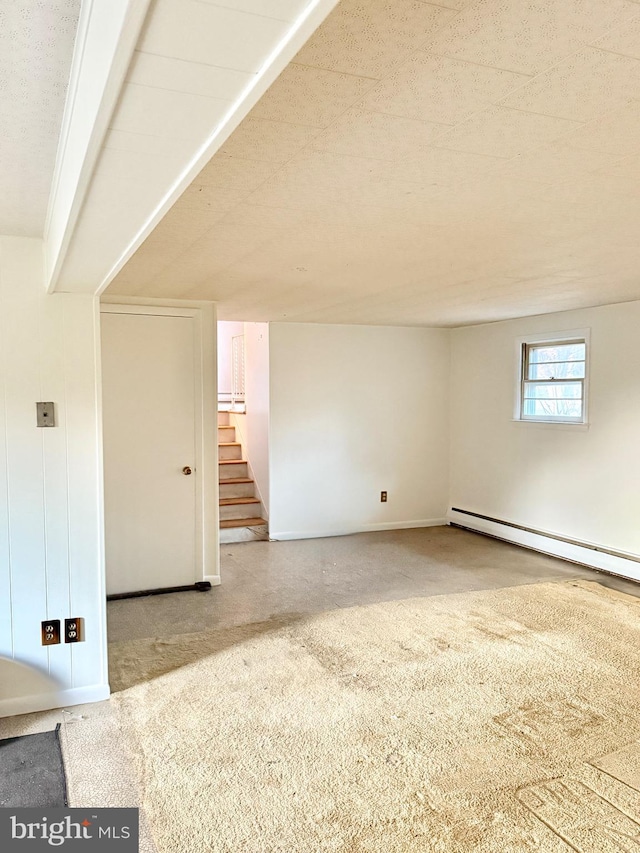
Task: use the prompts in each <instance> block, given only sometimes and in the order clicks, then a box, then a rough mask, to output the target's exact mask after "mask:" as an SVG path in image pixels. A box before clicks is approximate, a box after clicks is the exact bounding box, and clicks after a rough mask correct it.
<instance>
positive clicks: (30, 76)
mask: <svg viewBox="0 0 640 853" xmlns="http://www.w3.org/2000/svg"><path fill="white" fill-rule="evenodd" d="M79 13H80V0H11V2H5V3H3V4H2V7H1V8H0V123H1V125H2V133H1V134H0V174H1V175H2V192H1V193H0V234H4V235H8V236H22V237H41V236H42V234H43V230H44V220H45V215H46V212H47V203H48V200H49V190H50V187H51V179H52V177H53V167H54V163H55V157H56V151H57V147H58V137H59V134H60V126H61V123H62V113H63V110H64V104H65V99H66V96H67V87H68V84H69V73H70V70H71V57H72V53H73V44H74V40H75V36H76V29H77V26H78V15H79Z"/></svg>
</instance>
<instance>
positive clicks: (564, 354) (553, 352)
mask: <svg viewBox="0 0 640 853" xmlns="http://www.w3.org/2000/svg"><path fill="white" fill-rule="evenodd" d="M585 355H586V346H585V344H584V343H575V344H558V345H557V346H554V345H553V344H545V345H544V346H540V347H537V346H531V345H530V346H529V363H530V364H540V363H542V362H545V361H584V360H585Z"/></svg>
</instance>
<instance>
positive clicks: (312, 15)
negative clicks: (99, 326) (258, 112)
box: [96, 0, 338, 294]
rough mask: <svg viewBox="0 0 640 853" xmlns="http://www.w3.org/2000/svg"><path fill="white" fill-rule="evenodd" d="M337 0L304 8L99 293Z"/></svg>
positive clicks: (319, 1)
mask: <svg viewBox="0 0 640 853" xmlns="http://www.w3.org/2000/svg"><path fill="white" fill-rule="evenodd" d="M337 3H338V0H311V2H310V3H309V4H308V6H306V8H305V9H304V11H303V12H302V13H301V14H300V15H299V17H298V18H297V19H296V20H295V21H294V22H293V23H292V25H291V28H290V29H289V30H288V31H287V33H286V35H285V36H284V37H283V38H282V39H281V40H280V41H279V42H278V44H276V45H275V47H274V48H273V50H272V51H271V53H270V54H269V55H268V56H267V59H266V60H265V62H264V65H263V66H262V68H261V69H260V71H259V72H258V73H257V74H256V75H255V76H254V77H253V78H252V79H251V80H250V82H249V83H248V84H247V86H246V87H245V88H244V89H243V91H242V92H241V94H240V95H239V97H238V98H237V100H236V101H234V102H233V104H232V106H231V107H230V108H229V110H228V111H227V112H226V114H225V115H224V116H223V118H222V120H221V121H220V122H219V124H218V125H217V126H216V128H215V129H214V130H213V131H212V133H211V134H210V135H209V136H208V137H207V139H206V140H205V142H204V143H203V144H202V145H201V146H200V147H199V148H198V149H197V151H196V152H195V153H194V155H193V156H192V158H191V159H190V160H189V162H188V164H187V166H186V167H185V168H184V169H183V170H182V172H181V173H180V174H179V175H178V177H177V178H176V179H175V181H174V182H173V184H172V185H171V187H170V189H169V190H168V191H167V192H166V193H165V195H164V196H163V197H162V199H161V201H160V202H159V203H158V205H157V206H156V207H155V208H154V209H153V211H152V212H151V213H150V215H149V216H148V218H147V220H146V221H145V223H144V225H143V226H142V227H141V228H140V230H139V231H138V232H137V233H136V235H135V236H134V237H133V239H132V240H131V241H130V243H129V244H128V245H127V247H126V248H125V249H124V251H123V252H122V253H121V255H120V257H119V258H118V259H117V260H116V262H115V263H114V264H113V265H112V266H111V268H110V269H109V272H108V273H107V275H106V276H105V277H104V279H103V280H102V281H101V282H100V283H99V286H98V287H97V289H96V292H97V294H101V293H102V292H103V291H104V290H105V289H106V288H107V287H108V285H109V284H110V282H111V281H112V280H113V279H114V278H115V276H116V275H117V274H118V273H119V272H120V270H121V269H122V268H123V267H124V265H125V264H126V263H127V261H128V260H129V259H130V258H131V256H132V255H133V254H134V253H135V252H136V251H137V249H138V248H139V247H140V246H141V245H142V243H143V242H144V241H145V240H146V238H147V237H148V236H149V234H150V233H151V232H152V231H153V230H154V228H155V227H156V226H157V225H158V223H159V222H160V221H161V220H162V218H163V217H164V216H165V214H166V213H167V212H168V211H169V210H170V208H171V207H172V206H173V205H174V203H175V202H176V201H177V199H178V198H179V197H180V196H181V195H182V193H183V192H184V190H185V189H186V188H187V187H188V186H189V185H190V184H191V182H192V181H193V179H194V178H195V177H196V176H197V175H198V174H199V172H200V171H201V170H202V168H203V167H204V166H205V165H206V164H207V163H208V162H209V160H210V159H211V158H212V157H213V155H214V154H215V153H216V151H218V149H219V148H220V147H221V146H222V145H223V144H224V142H226V140H227V139H228V138H229V136H230V135H231V134H232V133H233V131H234V130H235V129H236V128H237V127H238V125H239V124H240V122H241V121H242V119H243V118H244V117H245V116H246V115H247V114H248V113H249V111H250V110H251V109H252V108H253V107H254V106H255V105H256V104H257V102H258V101H259V100H260V98H261V97H262V95H263V94H264V93H265V92H266V91H267V89H268V88H269V86H271V84H272V83H273V82H274V81H275V80H276V78H277V77H278V76H279V75H280V73H281V72H282V70H283V69H284V68H285V67H286V66H287V64H288V63H289V62H290V61H291V60H292V59H293V57H294V56H295V55H296V53H297V52H298V51H299V50H300V48H301V47H302V46H303V45H304V44H305V43H306V42H307V40H308V39H309V38H310V36H311V35H312V34H313V33H314V32H315V30H316V29H317V28H318V27H319V26H320V24H321V23H322V22H323V21H324V19H325V18H326V17H327V15H328V14H329V13H330V12H331V11H332V9H333V8H334V7H335V6H336V5H337Z"/></svg>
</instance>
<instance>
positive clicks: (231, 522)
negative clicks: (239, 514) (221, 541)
mask: <svg viewBox="0 0 640 853" xmlns="http://www.w3.org/2000/svg"><path fill="white" fill-rule="evenodd" d="M266 523H267V522H266V521H265V520H264V518H225V519H223V520H222V521H221V522H220V529H221V530H226V529H227V528H229V527H259V526H261V525H263V524H266Z"/></svg>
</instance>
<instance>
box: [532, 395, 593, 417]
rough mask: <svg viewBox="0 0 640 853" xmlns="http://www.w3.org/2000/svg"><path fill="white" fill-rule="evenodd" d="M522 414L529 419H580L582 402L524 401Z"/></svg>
mask: <svg viewBox="0 0 640 853" xmlns="http://www.w3.org/2000/svg"><path fill="white" fill-rule="evenodd" d="M522 414H523V415H524V417H529V418H531V417H537V418H559V419H562V418H581V417H582V400H525V401H524V402H523V405H522Z"/></svg>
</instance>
